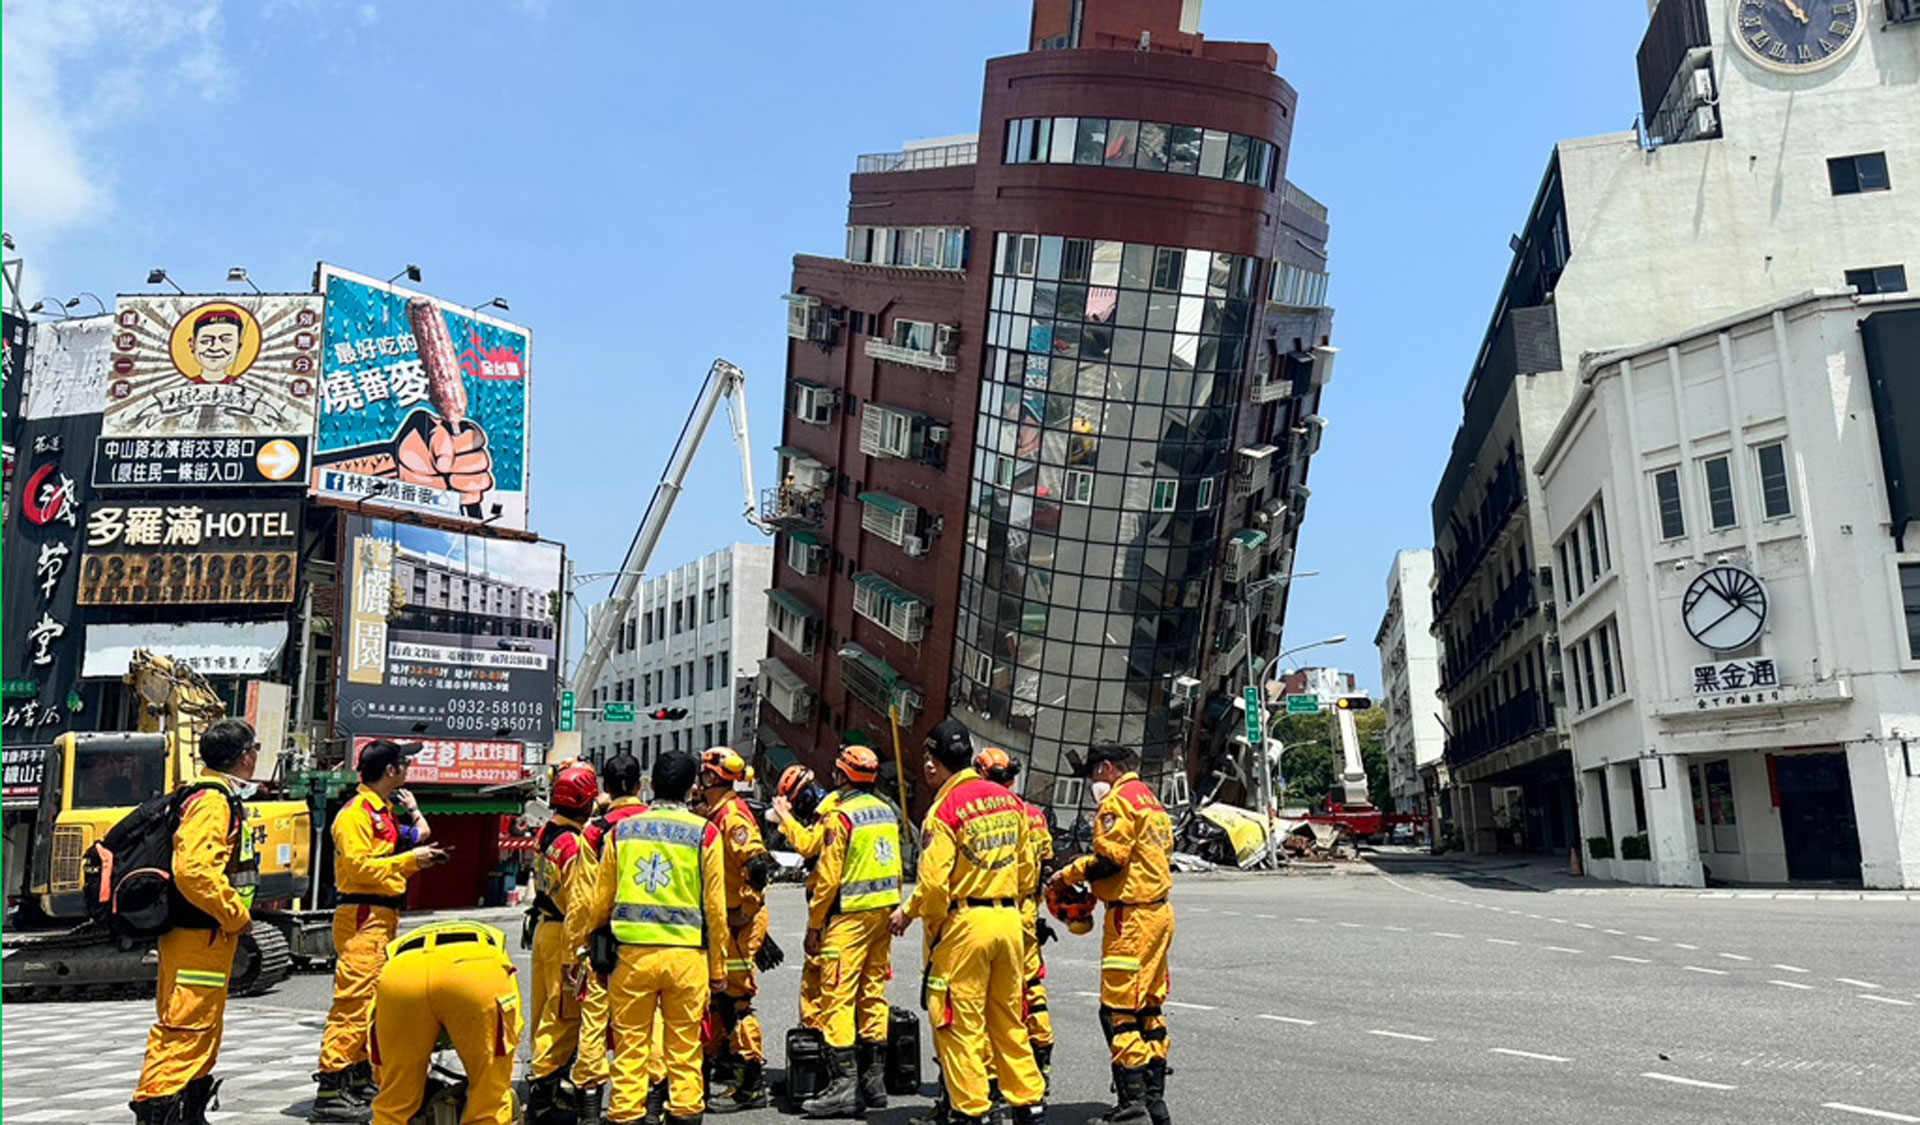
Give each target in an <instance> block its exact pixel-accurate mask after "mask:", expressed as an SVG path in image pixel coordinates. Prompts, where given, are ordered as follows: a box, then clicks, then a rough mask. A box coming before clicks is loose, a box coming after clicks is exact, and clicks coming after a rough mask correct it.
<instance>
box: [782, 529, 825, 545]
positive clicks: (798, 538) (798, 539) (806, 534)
mask: <svg viewBox="0 0 1920 1125" xmlns="http://www.w3.org/2000/svg"><path fill="white" fill-rule="evenodd" d="M787 538H789V539H791V540H793V541H794V542H795V543H799V544H801V545H802V546H807V547H818V546H819V545H820V537H819V536H818V535H815V534H814V533H813V532H811V531H789V532H787Z"/></svg>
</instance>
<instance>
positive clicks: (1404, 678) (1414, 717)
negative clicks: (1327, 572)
mask: <svg viewBox="0 0 1920 1125" xmlns="http://www.w3.org/2000/svg"><path fill="white" fill-rule="evenodd" d="M1432 585H1433V552H1432V551H1428V550H1424V549H1423V550H1413V551H1398V552H1395V554H1394V556H1393V566H1392V568H1391V569H1390V570H1388V572H1387V612H1386V614H1385V615H1384V616H1383V617H1382V618H1381V619H1380V628H1379V630H1378V631H1377V632H1375V633H1374V635H1373V647H1374V648H1376V649H1378V650H1379V651H1380V688H1381V699H1380V701H1379V704H1378V706H1379V707H1380V708H1381V710H1383V711H1384V712H1385V713H1386V718H1387V726H1386V756H1387V768H1388V769H1389V770H1390V771H1392V776H1391V777H1390V779H1389V780H1390V782H1391V784H1392V787H1393V805H1394V807H1393V811H1394V812H1403V813H1419V814H1421V815H1422V816H1423V817H1425V818H1426V819H1427V820H1428V827H1429V830H1430V831H1433V832H1434V834H1435V836H1436V837H1437V835H1438V829H1439V826H1440V825H1439V821H1440V819H1441V818H1442V815H1443V807H1444V806H1445V804H1446V801H1445V800H1443V798H1442V794H1443V793H1445V791H1446V788H1447V777H1446V763H1445V761H1444V760H1443V758H1442V752H1443V751H1444V750H1445V749H1446V738H1447V728H1446V718H1445V716H1446V710H1447V705H1446V703H1445V701H1443V700H1442V699H1441V698H1440V689H1439V685H1440V646H1439V642H1437V641H1436V640H1435V639H1434V636H1433V594H1432V589H1431V588H1432Z"/></svg>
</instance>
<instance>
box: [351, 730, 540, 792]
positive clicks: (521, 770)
mask: <svg viewBox="0 0 1920 1125" xmlns="http://www.w3.org/2000/svg"><path fill="white" fill-rule="evenodd" d="M373 741H374V740H373V739H371V738H356V739H354V740H353V760H354V761H355V762H358V761H359V760H360V752H361V751H363V750H365V749H366V748H367V746H368V745H370V744H371V743H372V742H373ZM524 746H525V743H520V742H479V741H472V740H468V739H451V738H448V739H437V738H436V739H428V740H426V741H423V742H421V743H420V753H418V754H416V755H414V757H413V762H412V764H411V765H410V767H409V768H408V770H407V784H408V785H510V784H512V783H513V782H516V781H519V780H520V779H521V778H523V777H525V776H526V768H525V767H524V766H522V765H521V758H522V756H523V754H524V750H523V747H524Z"/></svg>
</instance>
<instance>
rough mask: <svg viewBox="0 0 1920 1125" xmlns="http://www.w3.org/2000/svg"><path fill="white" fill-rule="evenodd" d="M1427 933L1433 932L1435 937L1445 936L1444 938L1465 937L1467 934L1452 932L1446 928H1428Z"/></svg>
mask: <svg viewBox="0 0 1920 1125" xmlns="http://www.w3.org/2000/svg"><path fill="white" fill-rule="evenodd" d="M1427 933H1429V934H1431V935H1432V936H1434V937H1444V938H1465V937H1466V936H1467V935H1465V934H1450V933H1448V932H1447V931H1445V930H1428V931H1427Z"/></svg>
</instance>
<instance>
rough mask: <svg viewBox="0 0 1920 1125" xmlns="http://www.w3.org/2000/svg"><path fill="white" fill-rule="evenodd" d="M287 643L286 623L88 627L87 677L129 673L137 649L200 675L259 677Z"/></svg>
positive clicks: (84, 669) (83, 670)
mask: <svg viewBox="0 0 1920 1125" xmlns="http://www.w3.org/2000/svg"><path fill="white" fill-rule="evenodd" d="M286 645H287V623H286V622H285V621H242V622H232V621H192V622H185V623H152V622H147V623H140V624H106V625H89V626H87V647H86V657H85V659H84V660H83V661H82V663H81V666H80V675H81V676H82V677H84V678H87V679H93V678H97V677H103V676H111V677H114V678H118V677H121V676H124V675H126V674H127V667H128V666H129V665H130V664H131V663H132V662H133V651H134V650H135V649H140V648H147V649H152V650H153V651H154V652H155V653H157V654H159V655H161V656H165V657H170V658H171V659H173V660H176V661H179V662H180V663H182V664H185V665H186V666H187V667H189V668H192V669H193V670H194V671H196V672H198V673H200V674H201V675H203V676H261V675H265V674H266V673H267V672H268V671H270V670H271V669H272V668H273V666H274V664H275V663H276V662H277V661H278V660H279V659H280V650H281V649H283V648H285V647H286Z"/></svg>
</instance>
